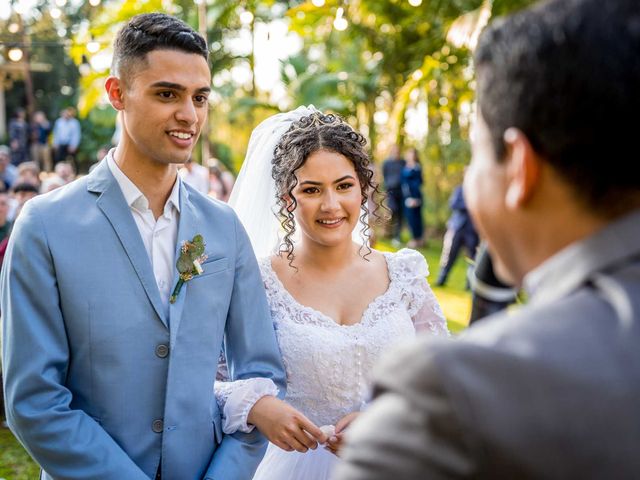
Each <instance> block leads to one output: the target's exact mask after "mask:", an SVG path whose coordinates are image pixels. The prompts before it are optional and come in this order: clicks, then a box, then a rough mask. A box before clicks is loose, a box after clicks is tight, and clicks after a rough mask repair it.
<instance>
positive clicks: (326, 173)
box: [293, 150, 362, 246]
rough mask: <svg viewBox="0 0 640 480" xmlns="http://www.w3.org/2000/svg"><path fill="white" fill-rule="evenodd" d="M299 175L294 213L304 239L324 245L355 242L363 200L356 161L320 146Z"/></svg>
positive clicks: (295, 192) (297, 176)
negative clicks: (353, 235) (355, 229)
mask: <svg viewBox="0 0 640 480" xmlns="http://www.w3.org/2000/svg"><path fill="white" fill-rule="evenodd" d="M296 178H297V179H298V185H296V187H295V188H294V190H293V195H294V197H295V198H296V200H297V206H296V208H295V211H294V212H293V213H294V216H295V219H296V225H297V227H298V228H300V229H301V230H302V234H303V237H304V239H305V240H310V241H312V242H317V243H320V244H322V245H324V246H334V245H339V244H342V243H343V242H351V232H352V231H353V229H354V228H355V227H356V226H357V225H358V221H359V215H360V202H361V200H362V194H361V188H360V182H359V181H358V175H357V174H356V170H355V168H354V166H353V163H351V161H349V159H347V157H345V156H344V155H341V154H339V153H335V152H329V151H326V150H319V151H317V152H314V153H312V154H311V155H310V156H309V158H307V161H306V162H305V163H304V165H303V166H302V167H300V168H299V169H298V171H297V172H296Z"/></svg>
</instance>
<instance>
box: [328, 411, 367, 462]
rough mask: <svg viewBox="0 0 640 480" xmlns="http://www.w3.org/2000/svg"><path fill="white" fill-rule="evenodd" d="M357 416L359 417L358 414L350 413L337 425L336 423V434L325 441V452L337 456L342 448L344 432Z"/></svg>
mask: <svg viewBox="0 0 640 480" xmlns="http://www.w3.org/2000/svg"><path fill="white" fill-rule="evenodd" d="M358 415H360V412H351V413H348V414H347V415H345V416H344V417H342V418H341V419H340V420H338V423H336V432H335V433H334V434H333V435H332V436H331V437H329V440H328V441H327V446H326V447H325V448H326V449H327V450H329V451H330V452H331V453H333V454H334V455H338V453H339V452H340V448H341V447H342V441H343V440H344V431H345V430H346V428H347V427H348V426H349V425H351V422H353V421H354V420H355V419H356V417H357V416H358Z"/></svg>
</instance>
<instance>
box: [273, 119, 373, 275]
mask: <svg viewBox="0 0 640 480" xmlns="http://www.w3.org/2000/svg"><path fill="white" fill-rule="evenodd" d="M366 144H367V141H366V139H365V138H364V137H363V136H362V135H361V134H359V133H357V132H356V131H354V129H353V128H351V126H350V125H349V124H348V123H347V122H345V121H344V120H343V119H342V118H340V117H339V116H337V115H333V114H327V115H325V114H323V113H321V112H314V113H312V114H311V115H308V116H306V117H302V118H301V119H300V120H298V121H295V122H293V124H292V125H291V127H289V129H288V130H287V132H286V133H285V134H284V135H283V136H282V137H281V138H280V141H279V142H278V144H277V145H276V148H275V150H274V153H273V160H272V162H271V163H272V169H271V175H272V177H273V179H274V180H275V184H276V197H277V198H276V201H277V205H278V207H279V211H278V216H279V218H280V223H281V225H282V228H283V229H284V231H285V235H284V238H283V239H282V243H281V244H280V247H279V251H280V253H281V254H282V253H286V255H287V259H288V260H289V265H292V262H293V259H294V254H293V241H292V236H293V234H294V233H295V231H296V223H295V219H294V215H293V211H294V210H295V209H296V207H297V200H296V198H295V196H294V195H293V189H294V188H295V187H296V185H297V184H298V179H297V178H296V171H297V170H298V169H299V168H301V167H302V166H303V165H304V164H305V162H306V161H307V158H309V156H310V155H311V154H313V153H315V152H317V151H319V150H327V151H330V152H335V153H339V154H341V155H344V156H345V157H346V158H347V159H348V160H350V161H351V163H353V166H354V168H355V171H356V174H357V176H358V180H359V181H360V193H361V195H362V199H361V201H360V206H361V208H362V211H363V213H362V215H360V223H361V224H362V236H363V246H362V247H361V248H360V252H361V254H362V252H363V251H365V253H364V255H362V256H363V258H366V257H367V256H368V255H369V254H370V253H371V248H369V246H368V242H367V240H368V239H369V237H370V236H371V228H370V227H369V224H368V222H367V217H368V216H369V215H373V216H374V218H376V219H378V218H379V216H378V210H379V209H380V208H381V204H380V202H379V201H377V200H375V199H377V198H379V197H380V196H381V195H380V190H379V189H378V185H377V184H376V183H374V181H373V169H372V167H371V162H370V160H369V155H368V154H367V152H366V150H365V147H366ZM373 194H376V195H374V197H373V198H374V208H373V211H369V205H368V200H369V197H370V196H371V195H373ZM287 198H290V199H291V201H290V202H288V201H287V200H286V199H287Z"/></svg>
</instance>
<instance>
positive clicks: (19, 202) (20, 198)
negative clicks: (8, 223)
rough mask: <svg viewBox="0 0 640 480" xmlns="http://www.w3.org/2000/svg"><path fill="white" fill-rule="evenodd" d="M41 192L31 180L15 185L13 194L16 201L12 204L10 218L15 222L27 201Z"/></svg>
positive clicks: (12, 190)
mask: <svg viewBox="0 0 640 480" xmlns="http://www.w3.org/2000/svg"><path fill="white" fill-rule="evenodd" d="M39 193H40V191H39V190H38V187H37V186H35V185H34V184H33V183H30V182H24V183H17V184H16V185H14V187H13V188H12V189H11V194H12V197H13V200H14V202H15V203H14V205H13V206H12V211H11V214H10V215H11V216H10V218H11V220H12V221H13V222H15V221H16V219H17V218H18V216H19V215H20V212H21V211H22V208H23V207H24V205H25V203H27V201H29V200H31V199H32V198H34V197H36V196H37V195H38V194H39Z"/></svg>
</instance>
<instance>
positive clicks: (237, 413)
mask: <svg viewBox="0 0 640 480" xmlns="http://www.w3.org/2000/svg"><path fill="white" fill-rule="evenodd" d="M213 389H214V392H215V396H216V402H217V403H218V407H219V408H220V411H221V412H222V431H223V432H224V433H226V434H227V435H229V434H232V433H235V432H237V431H240V432H244V433H249V432H251V431H253V429H254V428H255V426H254V425H248V424H247V417H248V416H249V412H250V411H251V409H252V408H253V406H254V405H255V403H256V402H257V401H258V400H260V399H261V398H262V397H265V396H267V395H272V396H274V397H275V396H277V395H278V393H279V392H280V390H279V389H278V387H276V384H275V383H274V382H273V380H271V379H270V378H262V377H256V378H248V379H245V380H236V381H234V382H221V381H217V382H216V383H215V385H214V388H213Z"/></svg>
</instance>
